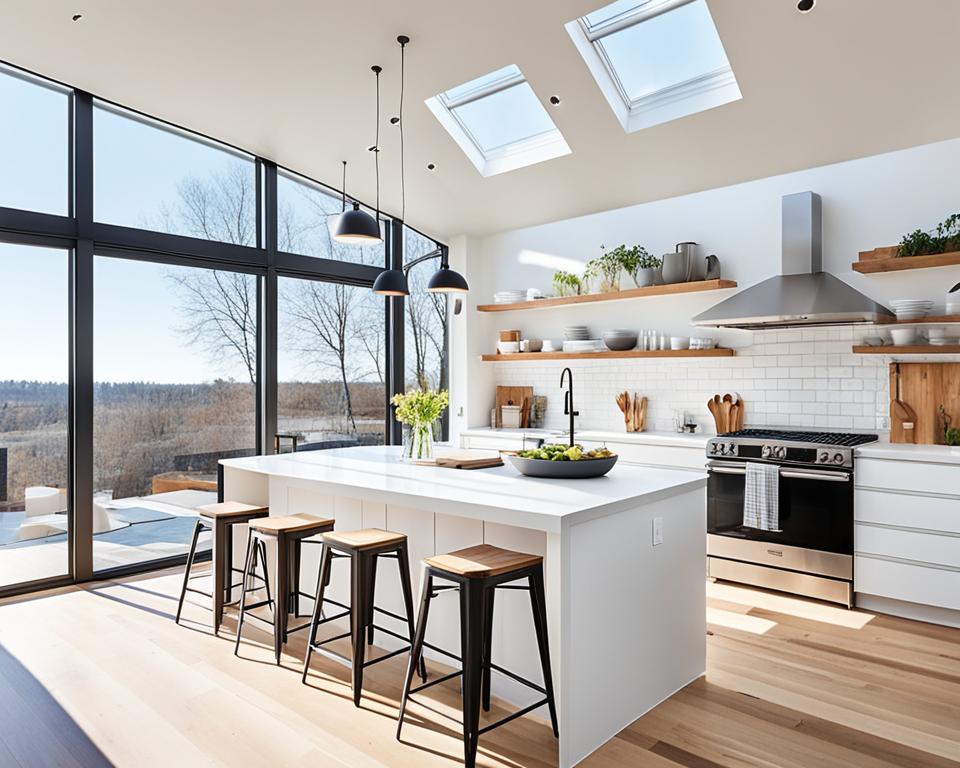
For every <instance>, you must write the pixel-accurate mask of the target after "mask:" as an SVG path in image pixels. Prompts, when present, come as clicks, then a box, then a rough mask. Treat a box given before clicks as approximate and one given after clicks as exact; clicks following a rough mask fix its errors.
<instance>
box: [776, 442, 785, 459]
mask: <svg viewBox="0 0 960 768" xmlns="http://www.w3.org/2000/svg"><path fill="white" fill-rule="evenodd" d="M773 457H774V458H775V459H785V458H786V457H787V449H786V447H785V446H783V445H778V446H777V447H776V448H774V449H773Z"/></svg>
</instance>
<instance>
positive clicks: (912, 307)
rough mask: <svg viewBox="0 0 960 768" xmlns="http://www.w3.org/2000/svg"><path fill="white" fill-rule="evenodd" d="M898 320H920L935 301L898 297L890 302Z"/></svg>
mask: <svg viewBox="0 0 960 768" xmlns="http://www.w3.org/2000/svg"><path fill="white" fill-rule="evenodd" d="M890 306H891V307H893V311H894V313H895V314H896V316H897V320H919V319H921V318H923V317H926V316H927V313H928V312H929V311H930V308H931V307H932V306H933V302H932V301H930V300H928V299H896V300H895V301H891V302H890Z"/></svg>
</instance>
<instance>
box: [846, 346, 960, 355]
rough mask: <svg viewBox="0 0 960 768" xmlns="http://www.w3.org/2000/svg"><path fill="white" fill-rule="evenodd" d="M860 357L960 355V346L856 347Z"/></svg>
mask: <svg viewBox="0 0 960 768" xmlns="http://www.w3.org/2000/svg"><path fill="white" fill-rule="evenodd" d="M853 351H854V353H855V354H858V355H960V344H941V345H937V344H903V345H901V346H896V345H894V344H884V345H883V346H882V347H871V346H866V345H863V346H855V347H854V348H853Z"/></svg>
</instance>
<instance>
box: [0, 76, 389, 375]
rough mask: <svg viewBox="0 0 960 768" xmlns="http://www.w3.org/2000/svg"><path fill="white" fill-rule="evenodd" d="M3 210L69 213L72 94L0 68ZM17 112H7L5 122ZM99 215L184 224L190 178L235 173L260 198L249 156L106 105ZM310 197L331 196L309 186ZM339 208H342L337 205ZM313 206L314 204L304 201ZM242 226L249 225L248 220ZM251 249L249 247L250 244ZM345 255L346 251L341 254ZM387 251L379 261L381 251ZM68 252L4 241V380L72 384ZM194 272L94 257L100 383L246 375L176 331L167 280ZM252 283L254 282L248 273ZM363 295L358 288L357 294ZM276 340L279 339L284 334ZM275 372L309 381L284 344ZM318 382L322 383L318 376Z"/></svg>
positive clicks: (117, 220) (177, 294)
mask: <svg viewBox="0 0 960 768" xmlns="http://www.w3.org/2000/svg"><path fill="white" fill-rule="evenodd" d="M0 104H3V105H4V117H3V119H0V206H7V207H13V208H25V209H28V210H35V211H42V212H46V213H54V214H60V215H66V214H67V213H68V204H67V194H68V190H67V178H68V174H67V163H68V157H67V149H66V148H67V141H68V114H69V102H68V97H67V96H66V95H65V94H64V93H62V92H60V91H58V90H54V89H51V88H46V87H41V86H38V85H36V84H35V83H32V82H26V81H24V80H22V79H20V78H17V77H13V76H11V75H9V74H7V73H5V72H4V71H3V70H2V69H0ZM11 118H12V119H11ZM94 155H95V168H94V185H95V192H94V216H95V218H96V219H97V220H98V221H103V222H108V223H111V224H122V225H125V226H131V227H141V228H145V229H159V230H163V231H173V232H176V233H180V234H193V233H192V232H186V231H182V230H181V231H179V232H178V229H179V228H180V227H181V226H182V225H181V224H180V223H178V219H177V217H176V216H173V217H169V216H167V217H165V216H164V211H168V212H169V211H175V210H176V208H177V206H178V205H179V203H180V201H181V200H182V194H181V184H182V183H183V181H184V180H185V179H187V178H188V177H195V178H198V179H200V180H209V179H211V178H214V177H215V176H216V175H217V174H223V173H224V172H225V171H227V170H228V169H236V168H239V169H240V178H241V179H242V180H243V181H242V184H243V186H244V188H245V190H246V191H247V192H249V194H250V195H251V197H252V196H253V195H254V193H255V170H254V164H253V162H252V160H250V159H249V158H246V157H245V156H241V155H237V154H234V153H232V152H228V151H224V150H222V149H219V148H215V147H212V146H210V145H208V144H206V143H202V142H199V141H193V140H190V139H188V138H186V137H184V136H182V135H179V134H177V133H173V132H170V131H165V130H157V129H155V128H153V127H145V126H144V125H143V124H142V123H140V122H138V121H135V120H131V119H129V118H127V117H124V116H121V115H118V114H116V113H114V112H112V111H108V110H106V109H100V108H98V109H95V111H94ZM294 187H300V188H301V189H305V188H303V187H302V185H295V184H294V183H292V182H290V181H289V180H287V179H284V178H281V184H280V185H279V193H280V195H281V198H282V200H281V203H282V204H283V200H284V199H286V200H289V201H290V203H291V206H292V207H294V208H299V210H298V212H299V213H301V214H303V215H306V214H308V213H314V215H315V209H313V210H311V211H305V210H304V199H306V198H305V196H304V195H301V196H299V197H297V198H296V199H294V198H293V197H291V194H292V193H291V190H292V189H293V188H294ZM310 192H311V193H312V194H313V195H314V197H315V198H316V197H317V196H320V197H322V198H324V199H323V200H322V201H321V202H322V203H323V205H324V208H326V207H327V203H329V202H330V201H329V200H326V196H325V195H321V193H319V192H315V191H313V190H310ZM332 202H333V203H335V205H334V208H335V209H336V210H338V209H339V204H338V201H332ZM308 207H309V205H308ZM253 215H254V214H253V213H252V208H251V219H250V221H249V224H250V229H251V230H252V229H253V227H254V223H253V220H252V216H253ZM251 244H252V243H251ZM348 257H351V258H352V256H348ZM381 258H382V257H381ZM68 268H69V262H68V255H67V253H66V252H64V251H60V250H54V249H48V248H37V247H28V246H20V245H11V244H6V243H0V380H3V379H30V380H34V379H36V380H42V381H66V380H67V366H68V363H67V354H68V337H67V307H68V304H67V301H68ZM196 272H197V271H196V270H191V269H189V268H186V267H172V266H168V265H161V264H154V263H148V262H135V261H130V260H125V259H119V258H115V257H105V256H98V257H97V258H96V261H95V267H94V302H95V308H94V377H95V379H96V380H97V381H153V382H163V383H176V382H179V383H199V382H207V381H212V380H214V379H216V378H225V379H236V380H238V381H245V380H247V374H246V370H245V368H244V367H243V365H242V361H241V360H240V359H239V358H238V357H233V358H224V359H217V360H212V359H211V358H210V356H209V355H207V354H205V351H204V350H203V349H202V348H200V347H198V346H196V345H191V344H189V342H188V337H187V335H186V334H185V333H184V332H183V327H184V324H185V315H184V312H183V303H184V302H183V295H182V289H178V287H177V285H176V283H175V281H174V279H173V277H174V276H176V275H182V276H186V277H187V279H190V276H191V275H192V274H196ZM248 279H250V280H254V279H255V278H253V277H250V278H248ZM354 290H361V289H354ZM281 347H283V340H281ZM278 362H279V366H280V374H281V377H282V376H283V375H284V373H287V374H288V375H289V376H291V377H296V378H297V379H300V380H309V378H311V373H310V370H309V366H306V365H304V364H303V361H302V360H299V359H297V357H296V355H295V354H294V353H292V352H291V351H290V350H289V349H288V350H284V349H283V348H281V350H280V360H279V361H278ZM313 378H317V379H323V378H328V375H322V374H320V373H319V372H317V373H315V374H314V376H313Z"/></svg>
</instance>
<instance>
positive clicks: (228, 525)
mask: <svg viewBox="0 0 960 768" xmlns="http://www.w3.org/2000/svg"><path fill="white" fill-rule="evenodd" d="M269 514H270V509H269V507H263V506H259V505H256V504H244V503H242V502H239V501H222V502H219V503H217V504H205V505H203V506H201V507H197V524H196V525H195V526H194V528H193V540H192V541H191V543H190V553H189V554H188V555H187V567H186V569H185V570H184V572H183V586H182V587H181V589H180V601H179V603H177V617H176V619H175V621H176V623H177V624H179V623H180V614H181V612H182V611H183V602H184V598H185V597H186V596H187V592H195V593H197V594H199V595H205V596H206V597H209V598H212V600H213V631H214V634H216V633H218V632H219V631H220V625H221V624H222V623H223V608H224V606H226V605H229V604H231V603H232V602H233V590H234V589H235V588H236V587H239V586H243V584H242V583H241V584H234V583H233V574H234V573H243V572H244V571H243V570H242V569H240V568H234V566H233V526H235V525H243V524H247V523H249V522H250V521H251V520H256V519H259V518H261V517H266V516H267V515H269ZM204 531H213V590H212V592H204V591H203V590H200V589H194V588H193V587H190V586H189V582H190V581H191V580H192V579H194V578H200V577H199V576H193V575H192V571H193V563H194V560H195V558H196V555H197V541H198V540H199V539H200V534H201V533H203V532H204ZM261 563H262V568H263V570H262V575H259V574H256V566H258V565H260V564H261ZM203 575H204V576H205V575H206V574H203ZM254 575H255V576H256V577H257V578H258V579H259V580H260V581H262V582H263V584H264V586H265V587H266V590H267V599H269V598H270V582H269V581H268V580H267V578H268V577H267V570H266V559H265V558H264V552H263V551H258V552H257V553H256V555H255V562H254Z"/></svg>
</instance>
